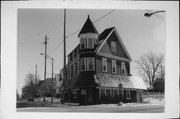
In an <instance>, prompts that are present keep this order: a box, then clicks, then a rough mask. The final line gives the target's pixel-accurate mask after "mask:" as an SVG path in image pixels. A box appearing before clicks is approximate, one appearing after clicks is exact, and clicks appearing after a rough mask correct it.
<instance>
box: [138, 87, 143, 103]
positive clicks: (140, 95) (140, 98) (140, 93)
mask: <svg viewBox="0 0 180 119" xmlns="http://www.w3.org/2000/svg"><path fill="white" fill-rule="evenodd" d="M137 102H142V91H141V90H138V91H137Z"/></svg>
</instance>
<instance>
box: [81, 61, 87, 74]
mask: <svg viewBox="0 0 180 119" xmlns="http://www.w3.org/2000/svg"><path fill="white" fill-rule="evenodd" d="M85 70H86V58H82V59H81V71H85Z"/></svg>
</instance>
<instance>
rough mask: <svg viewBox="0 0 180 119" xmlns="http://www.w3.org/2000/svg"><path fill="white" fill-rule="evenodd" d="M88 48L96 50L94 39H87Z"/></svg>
mask: <svg viewBox="0 0 180 119" xmlns="http://www.w3.org/2000/svg"><path fill="white" fill-rule="evenodd" d="M87 48H94V39H93V38H88V39H87Z"/></svg>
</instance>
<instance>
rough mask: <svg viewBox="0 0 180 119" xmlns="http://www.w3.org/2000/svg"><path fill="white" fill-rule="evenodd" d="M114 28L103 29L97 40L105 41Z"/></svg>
mask: <svg viewBox="0 0 180 119" xmlns="http://www.w3.org/2000/svg"><path fill="white" fill-rule="evenodd" d="M113 28H114V27H111V28H108V29H105V30H104V31H103V32H102V33H101V34H100V35H99V40H103V39H106V37H107V36H108V35H109V33H110V32H111V31H112V30H113Z"/></svg>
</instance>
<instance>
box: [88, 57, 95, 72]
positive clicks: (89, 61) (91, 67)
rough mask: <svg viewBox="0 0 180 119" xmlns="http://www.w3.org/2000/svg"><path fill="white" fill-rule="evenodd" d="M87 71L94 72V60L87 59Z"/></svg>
mask: <svg viewBox="0 0 180 119" xmlns="http://www.w3.org/2000/svg"><path fill="white" fill-rule="evenodd" d="M87 70H94V58H93V57H89V58H87Z"/></svg>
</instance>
